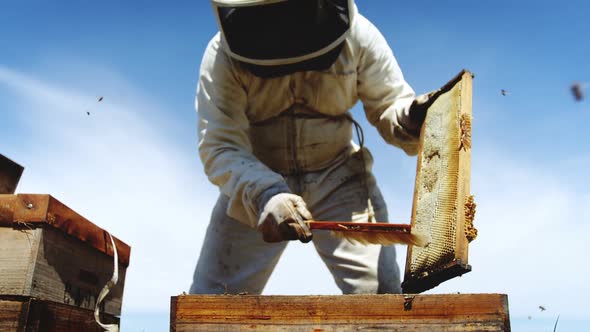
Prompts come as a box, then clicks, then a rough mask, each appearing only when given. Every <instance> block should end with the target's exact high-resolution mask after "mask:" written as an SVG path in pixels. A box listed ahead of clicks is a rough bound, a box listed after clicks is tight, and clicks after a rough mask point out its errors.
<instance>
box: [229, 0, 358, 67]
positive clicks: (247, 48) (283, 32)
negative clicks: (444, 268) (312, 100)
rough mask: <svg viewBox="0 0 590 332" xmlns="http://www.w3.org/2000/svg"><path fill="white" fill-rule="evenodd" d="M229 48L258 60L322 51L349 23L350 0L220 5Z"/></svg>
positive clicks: (294, 0)
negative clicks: (234, 5) (240, 5)
mask: <svg viewBox="0 0 590 332" xmlns="http://www.w3.org/2000/svg"><path fill="white" fill-rule="evenodd" d="M218 11H219V19H220V22H221V27H222V29H223V32H224V35H225V39H226V41H227V43H228V45H229V48H230V49H231V51H232V52H234V53H235V54H238V55H240V56H243V57H246V58H250V59H256V60H272V59H286V58H293V57H298V56H303V55H307V54H310V53H313V52H315V51H318V50H321V49H322V48H324V47H326V46H328V45H329V44H331V43H332V42H334V41H335V40H337V39H338V38H339V37H340V36H342V34H344V33H345V32H346V30H348V28H349V26H350V19H349V8H348V0H289V1H285V2H279V3H276V4H270V5H260V6H251V7H220V8H218Z"/></svg>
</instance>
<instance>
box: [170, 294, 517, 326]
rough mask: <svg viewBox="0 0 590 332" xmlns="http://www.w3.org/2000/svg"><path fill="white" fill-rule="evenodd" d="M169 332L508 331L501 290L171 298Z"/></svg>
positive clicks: (183, 296) (508, 320)
mask: <svg viewBox="0 0 590 332" xmlns="http://www.w3.org/2000/svg"><path fill="white" fill-rule="evenodd" d="M170 330H171V331H177V332H180V331H183V332H187V331H207V332H214V331H273V332H274V331H306V332H308V331H315V332H320V331H321V332H328V331H350V332H352V331H415V332H426V331H510V319H509V313H508V298H507V296H506V295H503V294H447V295H415V296H407V295H339V296H254V295H243V296H241V295H181V296H174V297H172V299H171V310H170Z"/></svg>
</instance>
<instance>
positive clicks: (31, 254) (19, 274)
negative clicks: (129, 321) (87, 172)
mask: <svg viewBox="0 0 590 332" xmlns="http://www.w3.org/2000/svg"><path fill="white" fill-rule="evenodd" d="M113 239H114V241H115V245H116V250H117V253H118V262H117V264H118V267H119V278H118V283H117V285H116V286H115V287H114V288H113V289H112V290H111V291H110V293H109V295H107V297H106V298H105V300H104V301H103V302H102V304H101V305H102V308H101V312H102V313H104V315H103V316H104V317H105V318H104V319H105V321H107V322H109V321H110V322H113V321H116V322H118V318H117V316H119V315H120V314H121V305H122V300H123V289H124V285H125V272H126V268H127V266H128V265H129V255H130V250H131V249H130V247H129V246H128V245H127V244H125V243H124V242H122V241H120V240H119V239H117V238H115V237H113ZM113 257H114V251H113V247H112V245H111V240H110V235H109V234H108V232H107V231H105V230H103V229H101V228H100V227H98V226H96V225H94V224H93V223H91V222H90V221H88V220H87V219H85V218H84V217H82V216H81V215H79V214H78V213H76V212H75V211H73V210H71V209H70V208H68V207H67V206H65V205H64V204H62V203H61V202H59V201H58V200H56V199H55V198H53V197H51V196H49V195H36V194H19V195H0V309H1V310H0V311H4V316H3V315H2V314H0V330H2V331H5V330H8V331H11V329H10V328H9V327H10V326H11V325H9V324H10V316H8V312H9V311H10V310H12V313H13V318H14V317H16V318H18V319H20V320H21V322H18V321H17V322H14V321H13V323H14V326H16V327H19V328H22V327H23V326H26V328H27V331H28V330H29V327H30V324H31V322H33V321H35V319H37V323H39V322H40V320H41V319H45V321H46V320H47V319H48V318H47V317H48V315H49V316H51V317H52V318H51V317H50V318H51V319H52V320H53V323H46V322H45V321H44V322H45V323H41V324H49V325H47V326H46V327H47V328H48V326H51V327H52V328H54V329H49V330H52V331H53V330H56V331H57V330H65V329H62V328H63V327H61V328H60V327H56V326H59V324H58V323H59V322H58V321H61V322H62V323H63V324H65V325H63V326H66V325H67V326H70V328H68V329H67V330H68V331H69V330H72V328H71V327H72V326H77V328H82V329H84V330H89V331H91V330H94V329H95V328H98V325H97V324H96V323H95V322H94V319H93V318H92V317H93V316H92V312H93V310H94V309H95V305H96V300H97V297H98V294H99V293H100V291H101V289H102V288H103V287H104V285H105V284H106V283H107V282H108V281H109V280H110V279H111V277H112V274H113V269H114V259H113ZM9 308H12V309H10V310H9ZM35 312H36V314H35ZM31 315H32V316H31ZM35 315H37V316H38V317H37V318H35V317H33V316H35ZM68 315H69V316H68ZM75 317H78V318H79V319H77V318H75ZM23 320H24V323H23ZM27 320H29V322H27ZM3 324H4V325H3ZM19 324H20V325H19ZM23 324H29V325H23ZM56 324H57V325H56ZM76 324H78V325H76ZM80 324H82V325H80ZM15 330H19V331H20V329H18V328H16V329H15ZM33 330H35V329H33ZM42 330H43V329H42ZM73 330H75V329H73Z"/></svg>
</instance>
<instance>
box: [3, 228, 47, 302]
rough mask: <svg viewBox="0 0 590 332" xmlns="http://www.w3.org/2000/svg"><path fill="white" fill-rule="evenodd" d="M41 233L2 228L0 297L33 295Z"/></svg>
mask: <svg viewBox="0 0 590 332" xmlns="http://www.w3.org/2000/svg"><path fill="white" fill-rule="evenodd" d="M41 232H42V229H40V228H39V229H31V230H29V229H23V230H14V229H12V228H8V227H0V295H28V294H30V293H31V287H32V284H33V273H34V268H35V263H36V261H37V252H38V249H39V244H40V240H41Z"/></svg>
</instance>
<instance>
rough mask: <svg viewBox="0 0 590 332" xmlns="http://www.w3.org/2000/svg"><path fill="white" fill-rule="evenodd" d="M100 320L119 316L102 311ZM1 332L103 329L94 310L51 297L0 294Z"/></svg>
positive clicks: (116, 321)
mask: <svg viewBox="0 0 590 332" xmlns="http://www.w3.org/2000/svg"><path fill="white" fill-rule="evenodd" d="M100 320H101V322H102V323H103V324H119V318H117V317H115V316H113V315H109V314H104V313H103V314H101V315H100ZM0 331H2V332H24V331H26V332H41V331H42V332H80V331H84V332H103V331H104V329H102V328H101V327H100V326H99V325H98V324H96V322H95V320H94V312H93V311H92V310H89V309H83V308H79V307H75V306H71V305H67V304H62V303H57V302H53V301H45V300H38V299H35V298H31V297H12V298H10V297H4V298H2V296H0Z"/></svg>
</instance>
